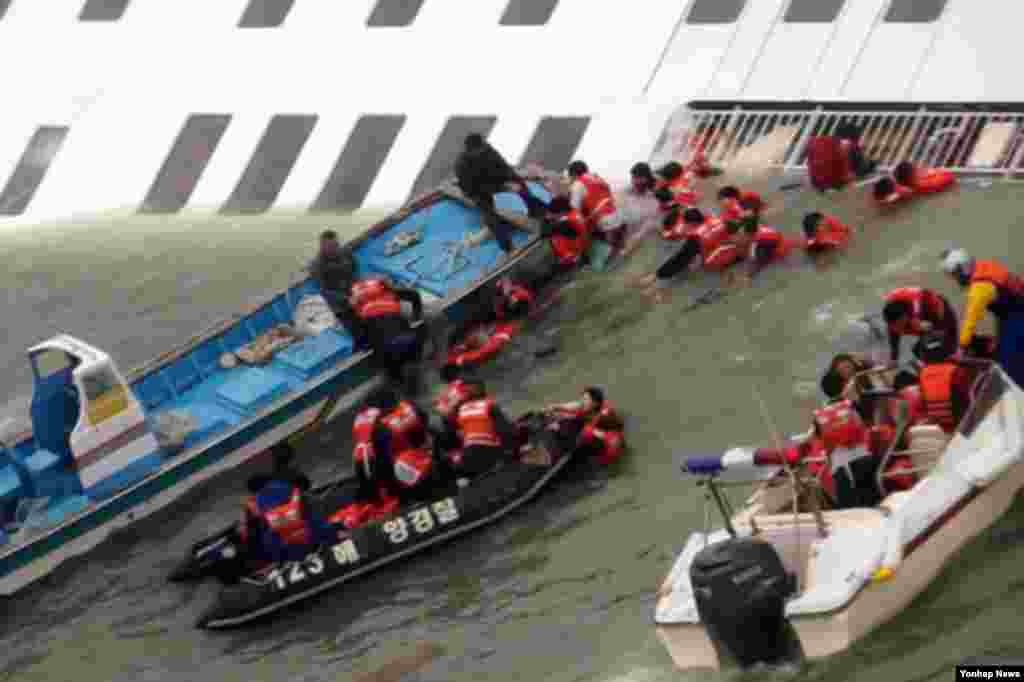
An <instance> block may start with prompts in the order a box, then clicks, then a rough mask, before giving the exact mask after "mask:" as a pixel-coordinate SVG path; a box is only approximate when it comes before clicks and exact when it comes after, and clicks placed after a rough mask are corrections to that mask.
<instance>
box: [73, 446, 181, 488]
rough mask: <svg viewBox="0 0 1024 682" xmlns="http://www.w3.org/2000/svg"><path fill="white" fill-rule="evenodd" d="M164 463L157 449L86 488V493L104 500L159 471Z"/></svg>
mask: <svg viewBox="0 0 1024 682" xmlns="http://www.w3.org/2000/svg"><path fill="white" fill-rule="evenodd" d="M162 464H163V458H162V457H161V456H160V451H159V450H157V451H155V452H153V453H151V454H149V455H146V456H145V457H141V458H139V459H137V460H135V461H134V462H132V463H131V464H129V465H128V466H126V467H124V468H123V469H121V470H120V471H118V472H117V473H115V474H114V475H113V476H108V477H107V478H104V479H103V480H102V481H99V482H98V483H96V484H95V485H92V486H90V487H88V488H86V489H85V494H86V495H87V496H88V497H89V499H92V500H102V499H103V498H106V497H110V496H111V495H113V494H114V493H116V492H117V491H119V490H123V489H124V488H127V487H129V486H132V485H135V484H136V483H138V482H139V481H141V480H142V479H144V478H145V477H146V476H149V475H150V474H152V473H154V472H156V471H159V470H160V466H161V465H162Z"/></svg>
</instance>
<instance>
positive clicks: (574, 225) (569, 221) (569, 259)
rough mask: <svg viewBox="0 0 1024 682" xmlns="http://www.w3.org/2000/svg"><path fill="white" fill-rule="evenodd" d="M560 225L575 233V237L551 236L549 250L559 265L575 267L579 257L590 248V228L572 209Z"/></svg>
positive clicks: (577, 212)
mask: <svg viewBox="0 0 1024 682" xmlns="http://www.w3.org/2000/svg"><path fill="white" fill-rule="evenodd" d="M559 224H560V225H565V226H566V227H568V228H570V229H571V230H572V231H573V232H575V233H576V236H575V237H565V236H563V235H560V234H552V235H551V250H552V251H554V252H555V257H556V258H558V262H559V263H560V264H561V265H576V264H577V263H579V261H580V257H582V256H583V254H584V253H586V252H587V249H589V248H590V239H591V231H590V226H589V225H588V224H587V222H586V221H585V220H584V219H583V216H582V215H581V214H580V212H579V211H577V210H575V209H573V210H571V211H569V212H568V213H567V214H565V215H564V216H563V217H562V218H561V220H559Z"/></svg>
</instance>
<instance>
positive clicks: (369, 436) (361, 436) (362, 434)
mask: <svg viewBox="0 0 1024 682" xmlns="http://www.w3.org/2000/svg"><path fill="white" fill-rule="evenodd" d="M380 415H381V410H379V409H377V408H376V407H368V408H366V409H364V410H362V411H361V412H359V414H357V415H356V419H355V421H354V422H353V423H352V440H353V442H354V443H355V448H354V449H353V451H352V461H353V462H354V463H355V465H356V466H361V467H363V470H364V471H365V472H366V474H367V475H369V473H370V466H371V464H372V462H373V456H374V450H373V428H374V426H376V425H377V419H378V417H380Z"/></svg>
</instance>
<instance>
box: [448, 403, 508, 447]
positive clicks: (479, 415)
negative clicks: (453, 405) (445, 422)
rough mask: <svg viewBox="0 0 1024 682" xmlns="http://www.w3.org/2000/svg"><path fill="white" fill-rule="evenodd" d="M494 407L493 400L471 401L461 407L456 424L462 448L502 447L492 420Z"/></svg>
mask: <svg viewBox="0 0 1024 682" xmlns="http://www.w3.org/2000/svg"><path fill="white" fill-rule="evenodd" d="M493 406H494V400H493V399H491V398H480V399H477V400H470V401H467V402H464V403H462V405H461V406H459V409H458V412H457V413H456V417H455V423H456V425H457V426H458V430H459V434H460V435H461V436H462V447H464V448H468V447H471V446H474V445H484V446H489V447H500V446H501V438H500V437H499V436H498V431H497V427H496V426H495V424H494V419H492V418H491V408H492V407H493Z"/></svg>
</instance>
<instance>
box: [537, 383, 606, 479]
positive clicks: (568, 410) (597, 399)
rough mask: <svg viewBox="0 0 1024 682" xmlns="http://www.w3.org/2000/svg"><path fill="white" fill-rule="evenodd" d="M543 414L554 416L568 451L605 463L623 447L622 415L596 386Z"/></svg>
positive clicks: (549, 408) (560, 436)
mask: <svg viewBox="0 0 1024 682" xmlns="http://www.w3.org/2000/svg"><path fill="white" fill-rule="evenodd" d="M545 414H546V415H547V416H549V417H552V418H554V419H555V422H554V423H555V425H556V429H557V434H558V438H559V440H560V441H561V442H562V446H563V447H564V448H565V449H567V450H569V449H572V450H575V452H576V453H577V454H580V455H583V456H587V457H593V458H594V459H595V460H597V461H598V462H599V463H600V464H604V465H607V464H611V463H612V462H614V461H615V460H617V459H618V458H619V457H620V456H621V455H622V452H623V450H624V449H625V439H624V435H623V430H624V425H623V423H622V418H621V417H620V416H619V415H618V413H617V412H616V411H615V407H614V406H613V405H612V404H611V402H609V401H608V400H606V399H605V397H604V391H602V390H601V389H599V388H596V387H594V386H590V387H587V388H585V389H583V395H582V397H581V398H580V400H579V401H578V402H572V403H563V404H559V405H551V406H550V407H548V408H547V409H546V410H545Z"/></svg>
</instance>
